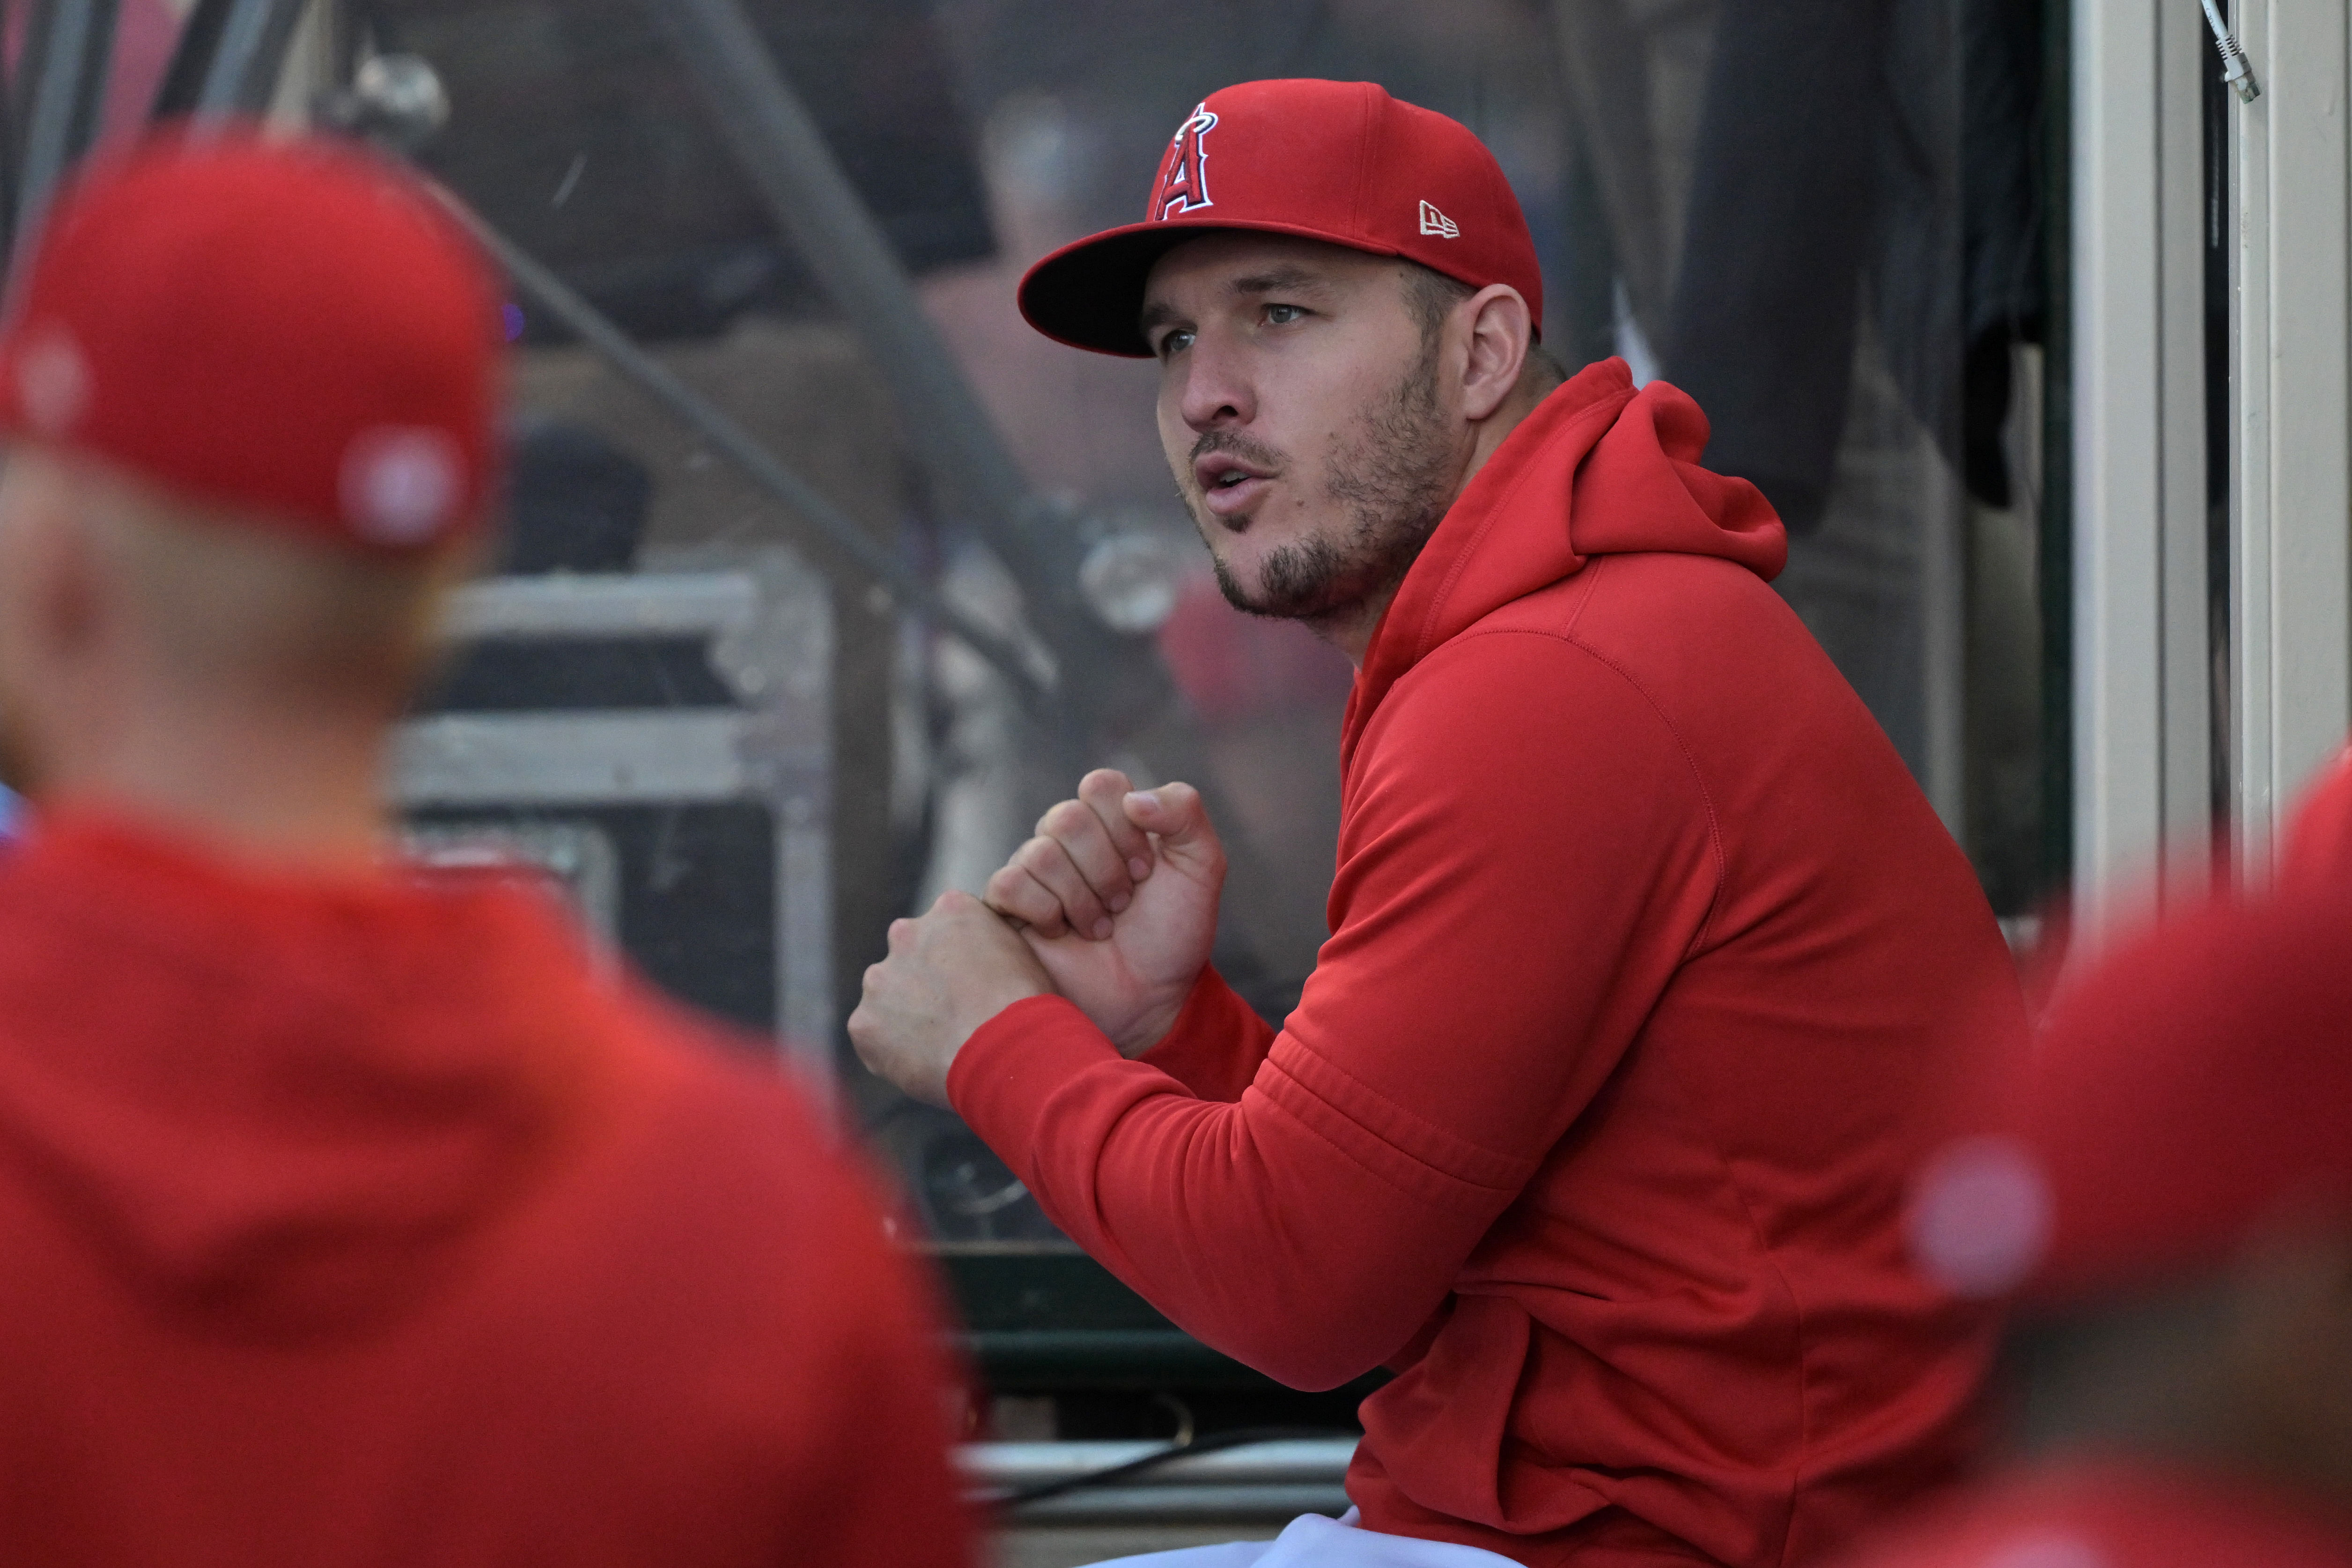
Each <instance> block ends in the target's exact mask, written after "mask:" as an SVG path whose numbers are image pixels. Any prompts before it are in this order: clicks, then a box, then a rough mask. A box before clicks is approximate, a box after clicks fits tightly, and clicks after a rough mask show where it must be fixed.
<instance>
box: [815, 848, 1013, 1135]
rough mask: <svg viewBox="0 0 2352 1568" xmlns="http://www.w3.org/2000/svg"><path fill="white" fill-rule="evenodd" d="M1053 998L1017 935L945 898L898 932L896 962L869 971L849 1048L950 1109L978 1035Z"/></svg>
mask: <svg viewBox="0 0 2352 1568" xmlns="http://www.w3.org/2000/svg"><path fill="white" fill-rule="evenodd" d="M1053 988H1054V983H1053V981H1052V980H1050V979H1049V978H1047V977H1046V975H1045V970H1044V969H1043V968H1041V967H1039V966H1038V963H1037V960H1036V959H1035V958H1034V956H1031V954H1030V951H1029V949H1028V947H1027V946H1025V945H1024V943H1023V942H1022V940H1021V938H1020V936H1018V935H1016V934H1015V933H1014V932H1013V928H1012V927H1011V926H1009V925H1005V924H1004V922H1003V921H1002V920H1000V919H998V918H997V917H996V916H995V915H992V914H990V913H989V911H988V909H987V906H986V905H984V904H982V903H981V902H980V901H979V900H978V899H976V898H973V897H972V896H971V895H970V894H962V893H943V894H940V900H939V902H938V903H937V904H932V905H931V908H930V912H929V914H927V915H923V916H922V917H921V918H920V919H918V920H894V921H892V922H891V923H890V956H888V957H887V958H885V959H883V960H882V962H880V963H878V964H876V965H874V966H872V967H869V968H868V969H867V970H866V994H865V997H864V998H863V999H862V1000H860V1001H859V1002H858V1004H857V1010H856V1012H854V1013H852V1014H850V1015H849V1038H850V1040H851V1041H852V1043H854V1044H855V1045H856V1047H857V1056H858V1060H860V1061H863V1062H865V1063H866V1067H867V1068H868V1069H869V1070H871V1071H874V1072H875V1073H877V1074H878V1075H879V1076H881V1077H883V1078H887V1079H888V1080H889V1081H890V1082H893V1083H895V1084H897V1085H898V1087H899V1088H900V1089H902V1090H904V1091H905V1092H907V1093H908V1094H911V1095H913V1096H914V1097H915V1098H916V1099H918V1100H922V1101H926V1102H928V1103H930V1104H933V1105H944V1104H946V1103H948V1069H949V1068H950V1067H951V1066H953V1065H954V1063H955V1058H956V1052H958V1051H961V1050H962V1049H963V1042H964V1041H965V1040H970V1039H971V1036H972V1031H973V1030H977V1029H979V1028H980V1026H981V1025H982V1024H984V1023H986V1022H987V1021H988V1020H989V1019H992V1018H994V1017H995V1016H996V1015H997V1014H998V1013H1001V1012H1003V1010H1004V1009H1006V1008H1009V1007H1011V1006H1012V1005H1013V1003H1015V1002H1017V1001H1020V1000H1023V999H1024V998H1028V997H1036V996H1044V995H1045V994H1046V993H1047V992H1049V991H1051V990H1052V989H1053Z"/></svg>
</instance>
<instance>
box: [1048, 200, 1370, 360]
mask: <svg viewBox="0 0 2352 1568" xmlns="http://www.w3.org/2000/svg"><path fill="white" fill-rule="evenodd" d="M1235 229H1240V230H1245V231H1248V232H1251V233H1255V234H1277V235H1295V236H1296V237H1297V238H1300V239H1313V240H1321V241H1322V242H1323V243H1324V244H1326V245H1336V246H1346V247H1347V248H1348V249H1349V250H1360V251H1368V252H1370V254H1372V255H1374V256H1398V255H1401V254H1402V252H1400V251H1398V250H1397V249H1396V248H1395V247H1394V246H1385V245H1379V244H1374V243H1372V242H1370V241H1368V240H1366V239H1365V238H1364V237H1363V236H1362V235H1340V234H1334V233H1332V232H1331V231H1330V230H1328V229H1318V228H1312V227H1309V226H1307V225H1304V224H1273V223H1247V222H1243V223H1202V222H1189V223H1185V222H1170V223H1141V224H1129V225H1127V226H1125V227H1124V228H1116V229H1105V230H1104V231H1103V232H1102V233H1100V234H1098V235H1088V236H1087V238H1085V239H1082V240H1079V241H1077V242H1076V244H1074V245H1066V246H1063V247H1062V248H1061V249H1059V250H1057V251H1055V252H1054V254H1053V255H1051V256H1047V257H1045V259H1044V260H1043V261H1041V262H1039V263H1038V264H1037V265H1036V266H1034V267H1031V268H1030V269H1029V272H1028V276H1026V277H1024V278H1022V280H1021V288H1020V291H1019V294H1018V296H1017V298H1018V299H1019V301H1020V306H1021V314H1022V316H1023V317H1024V319H1026V320H1027V321H1028V323H1029V325H1031V326H1032V327H1034V328H1036V329H1037V330H1039V331H1040V332H1043V333H1045V336H1047V337H1048V338H1051V339H1053V340H1055V342H1057V343H1067V344H1068V345H1069V346H1070V347H1071V348H1074V349H1087V350H1092V351H1093V352H1095V353H1097V354H1118V355H1121V356H1123V357H1125V358H1127V359H1130V360H1148V359H1150V358H1151V345H1150V343H1148V342H1146V341H1145V340H1144V337H1143V329H1142V328H1141V326H1140V325H1139V320H1140V319H1141V317H1142V315H1143V286H1144V284H1145V282H1146V281H1148V280H1149V279H1150V277H1151V269H1152V268H1153V267H1156V266H1158V265H1159V263H1160V257H1161V256H1166V255H1167V254H1168V253H1169V252H1170V251H1171V250H1173V249H1175V248H1176V247H1177V246H1180V245H1182V244H1184V243H1185V242H1186V241H1188V240H1196V239H1199V238H1200V237H1201V236H1202V235H1211V234H1218V233H1229V232H1231V231H1233V230H1235Z"/></svg>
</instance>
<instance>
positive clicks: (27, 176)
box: [15, 0, 116, 249]
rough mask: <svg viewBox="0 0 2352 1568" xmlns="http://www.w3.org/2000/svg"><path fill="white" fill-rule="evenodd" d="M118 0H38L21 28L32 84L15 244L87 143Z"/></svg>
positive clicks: (26, 239)
mask: <svg viewBox="0 0 2352 1568" xmlns="http://www.w3.org/2000/svg"><path fill="white" fill-rule="evenodd" d="M115 10H116V0H42V3H41V4H39V5H36V6H35V7H34V10H33V15H32V17H31V19H30V21H29V23H28V24H27V28H26V46H27V47H26V62H25V63H26V66H27V67H29V68H30V73H31V76H32V80H33V87H32V92H31V95H30V97H29V98H28V99H27V100H26V105H25V139H24V162H23V163H22V164H21V165H20V166H19V169H18V181H17V186H16V235H15V244H16V247H17V248H19V249H21V248H22V247H23V246H25V245H26V244H28V243H30V240H31V237H32V235H33V234H34V232H35V231H36V230H37V228H38V227H39V225H40V217H41V213H42V211H43V209H45V208H46V207H47V205H48V202H49V197H50V195H51V193H53V192H54V191H55V190H56V189H57V184H58V181H59V180H60V179H62V178H64V176H65V172H66V171H67V170H68V168H70V167H71V166H72V165H73V163H74V162H75V160H77V159H79V157H80V156H81V155H82V154H83V153H84V152H87V151H89V143H90V141H91V139H92V138H93V137H94V136H95V135H96V134H97V132H98V109H99V103H100V99H101V98H102V97H103V95H104V93H105V91H106V78H107V73H108V68H109V67H110V64H111V56H112V55H113V52H114V17H115Z"/></svg>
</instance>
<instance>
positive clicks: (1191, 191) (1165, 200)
mask: <svg viewBox="0 0 2352 1568" xmlns="http://www.w3.org/2000/svg"><path fill="white" fill-rule="evenodd" d="M1216 128H1217V117H1216V116H1215V115H1213V114H1212V113H1210V112H1209V106H1208V104H1207V102H1206V101H1205V100H1204V101H1202V102H1201V103H1199V104H1196V105H1195V106H1194V107H1193V110H1192V119H1190V120H1186V121H1185V122H1184V123H1183V124H1181V125H1180V126H1178V127H1177V128H1176V141H1175V143H1174V145H1172V146H1171V147H1170V148H1169V150H1168V172H1166V173H1164V174H1162V175H1160V190H1159V192H1158V193H1157V194H1156V195H1154V196H1153V198H1152V202H1151V215H1152V216H1153V217H1154V218H1165V217H1168V216H1169V215H1171V214H1174V213H1197V212H1199V211H1200V210H1201V209H1202V207H1205V206H1208V205H1210V204H1211V203H1210V200H1209V149H1208V147H1207V146H1206V144H1205V140H1204V139H1205V138H1206V137H1207V136H1208V134H1209V132H1210V131H1214V130H1215V129H1216Z"/></svg>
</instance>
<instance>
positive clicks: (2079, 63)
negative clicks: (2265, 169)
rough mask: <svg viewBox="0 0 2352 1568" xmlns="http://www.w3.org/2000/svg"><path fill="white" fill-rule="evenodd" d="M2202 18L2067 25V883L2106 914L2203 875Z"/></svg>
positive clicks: (2113, 5)
mask: <svg viewBox="0 0 2352 1568" xmlns="http://www.w3.org/2000/svg"><path fill="white" fill-rule="evenodd" d="M2207 47H2208V45H2207V42H2206V38H2205V32H2204V20H2203V18H2202V17H2201V16H2200V15H2199V14H2198V13H2197V11H2196V10H2195V9H2194V8H2193V7H2182V6H2179V5H2171V4H2168V0H2079V3H2078V4H2076V5H2075V6H2074V37H2073V62H2072V64H2073V81H2072V84H2071V85H2072V99H2073V104H2074V157H2073V160H2072V167H2073V173H2074V202H2073V210H2072V214H2071V217H2072V234H2073V258H2072V265H2073V270H2074V277H2073V289H2072V296H2073V299H2074V317H2073V329H2074V337H2073V350H2074V363H2073V375H2074V573H2073V580H2074V604H2073V621H2074V704H2073V708H2074V882H2075V886H2076V888H2077V891H2078V894H2080V898H2081V904H2080V909H2081V913H2082V915H2084V917H2085V923H2086V924H2087V925H2090V926H2093V927H2095V926H2096V925H2098V924H2099V923H2100V921H2101V920H2102V919H2103V918H2104V916H2105V914H2106V913H2107V908H2108V903H2107V901H2108V900H2109V899H2111V898H2112V897H2114V896H2116V893H2115V890H2116V889H2117V888H2119V887H2120V886H2121V885H2123V884H2124V883H2126V882H2129V881H2132V880H2135V879H2138V878H2142V877H2145V875H2146V874H2147V873H2148V872H2149V871H2151V870H2153V871H2155V873H2157V875H2158V877H2159V879H2160V882H2161V884H2162V887H2163V890H2164V892H2165V893H2166V894H2171V895H2179V894H2194V893H2196V892H2197V891H2200V890H2201V889H2202V888H2203V886H2204V885H2205V883H2206V878H2207V863H2206V862H2207V856H2208V853H2209V845H2210V839H2211V833H2212V826H2213V823H2212V804H2211V790H2210V745H2211V736H2212V731H2213V716H2212V712H2211V706H2210V697H2209V694H2210V648H2209V647H2208V638H2207V631H2206V628H2207V621H2208V615H2207V612H2208V601H2209V597H2210V584H2209V582H2208V580H2207V572H2206V549H2205V530H2206V505H2205V395H2206V394H2205V386H2206V381H2205V360H2204V346H2203V341H2202V336H2201V326H2202V319H2203V308H2204V271H2203V250H2202V246H2201V243H2200V241H2201V234H2202V229H2201V225H2202V223H2203V221H2204V214H2203V212H2202V203H2201V199H2200V198H2201V193H2202V179H2201V172H2202V164H2201V161H2200V160H2201V142H2200V127H2201V125H2202V111H2201V104H2202V91H2203V89H2202V84H2201V81H2200V68H2201V66H2202V62H2203V57H2204V51H2205V49H2206V48H2207Z"/></svg>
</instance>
